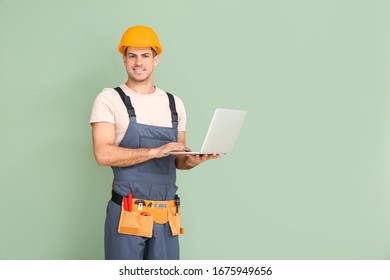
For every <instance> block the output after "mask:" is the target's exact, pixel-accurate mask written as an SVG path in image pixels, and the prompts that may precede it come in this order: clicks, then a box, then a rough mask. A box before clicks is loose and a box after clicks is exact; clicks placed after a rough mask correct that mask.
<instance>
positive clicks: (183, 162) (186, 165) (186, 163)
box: [176, 131, 220, 170]
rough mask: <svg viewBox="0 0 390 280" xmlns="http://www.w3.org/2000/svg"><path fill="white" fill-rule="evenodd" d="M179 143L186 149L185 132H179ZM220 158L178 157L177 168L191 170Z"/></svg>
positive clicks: (210, 156) (202, 156)
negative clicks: (210, 160)
mask: <svg viewBox="0 0 390 280" xmlns="http://www.w3.org/2000/svg"><path fill="white" fill-rule="evenodd" d="M178 142H179V143H182V144H183V145H184V147H186V133H185V131H179V134H178ZM219 157H220V156H219V155H177V156H176V168H177V169H182V170H185V169H191V168H194V167H195V166H197V165H199V164H201V163H203V162H205V161H207V160H209V159H215V158H219Z"/></svg>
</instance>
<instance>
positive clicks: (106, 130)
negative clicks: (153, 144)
mask: <svg viewBox="0 0 390 280" xmlns="http://www.w3.org/2000/svg"><path fill="white" fill-rule="evenodd" d="M92 140H93V152H94V155H95V159H96V161H97V163H98V164H99V165H104V166H118V167H126V166H131V165H135V164H138V163H142V162H145V161H148V160H150V159H154V158H161V157H165V156H167V155H166V154H164V153H166V152H171V151H180V150H184V148H185V146H184V145H183V144H182V143H176V142H172V143H168V144H166V145H163V146H161V147H157V148H138V149H129V148H122V147H117V146H115V145H114V143H115V125H114V124H112V123H107V122H98V123H93V124H92Z"/></svg>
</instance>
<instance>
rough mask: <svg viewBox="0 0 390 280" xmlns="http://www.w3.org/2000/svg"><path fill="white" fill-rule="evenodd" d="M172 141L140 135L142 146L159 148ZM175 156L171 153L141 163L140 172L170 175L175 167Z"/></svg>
mask: <svg viewBox="0 0 390 280" xmlns="http://www.w3.org/2000/svg"><path fill="white" fill-rule="evenodd" d="M169 142H170V141H167V140H161V139H152V138H146V137H140V139H139V145H140V148H157V147H160V146H162V145H165V144H167V143H169ZM174 165H175V156H173V155H170V156H167V157H162V158H156V159H151V160H148V161H146V162H143V163H141V164H140V165H139V166H138V171H139V172H144V173H152V174H161V175H168V174H169V172H170V169H171V168H175V167H174Z"/></svg>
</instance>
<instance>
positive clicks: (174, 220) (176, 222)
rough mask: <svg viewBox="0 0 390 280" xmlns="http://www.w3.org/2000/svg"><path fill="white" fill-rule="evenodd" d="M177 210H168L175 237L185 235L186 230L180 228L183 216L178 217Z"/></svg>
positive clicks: (171, 208) (172, 208) (173, 208)
mask: <svg viewBox="0 0 390 280" xmlns="http://www.w3.org/2000/svg"><path fill="white" fill-rule="evenodd" d="M175 210H176V208H175V207H170V208H169V209H168V222H169V226H170V228H171V231H172V235H173V236H176V235H179V234H184V228H181V227H180V225H181V215H180V214H179V215H176V214H175Z"/></svg>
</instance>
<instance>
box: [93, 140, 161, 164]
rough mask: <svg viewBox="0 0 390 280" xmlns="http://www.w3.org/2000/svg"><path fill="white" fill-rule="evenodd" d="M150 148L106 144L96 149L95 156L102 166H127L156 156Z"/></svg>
mask: <svg viewBox="0 0 390 280" xmlns="http://www.w3.org/2000/svg"><path fill="white" fill-rule="evenodd" d="M155 156H156V152H155V150H154V149H150V148H138V149H129V148H122V147H117V146H114V145H110V144H106V145H103V146H101V147H99V148H98V149H96V150H95V158H96V161H97V163H98V164H99V165H101V166H117V167H127V166H132V165H136V164H139V163H142V162H145V161H148V160H150V159H153V158H155Z"/></svg>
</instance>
